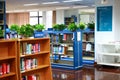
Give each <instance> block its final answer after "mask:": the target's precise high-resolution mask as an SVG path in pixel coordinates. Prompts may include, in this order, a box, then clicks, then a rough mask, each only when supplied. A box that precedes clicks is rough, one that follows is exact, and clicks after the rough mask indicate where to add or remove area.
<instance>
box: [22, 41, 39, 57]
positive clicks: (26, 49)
mask: <svg viewBox="0 0 120 80" xmlns="http://www.w3.org/2000/svg"><path fill="white" fill-rule="evenodd" d="M20 51H21V55H27V54H34V53H36V52H40V43H35V44H31V43H27V42H24V43H21V45H20Z"/></svg>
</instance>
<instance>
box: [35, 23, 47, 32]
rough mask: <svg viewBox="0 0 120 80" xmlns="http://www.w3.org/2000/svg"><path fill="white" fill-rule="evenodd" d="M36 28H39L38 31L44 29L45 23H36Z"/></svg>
mask: <svg viewBox="0 0 120 80" xmlns="http://www.w3.org/2000/svg"><path fill="white" fill-rule="evenodd" d="M34 29H35V30H37V31H42V30H44V29H45V25H43V24H36V25H35V27H34Z"/></svg>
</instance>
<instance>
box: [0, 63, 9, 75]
mask: <svg viewBox="0 0 120 80" xmlns="http://www.w3.org/2000/svg"><path fill="white" fill-rule="evenodd" d="M9 73H10V64H8V63H2V64H1V65H0V75H4V74H9Z"/></svg>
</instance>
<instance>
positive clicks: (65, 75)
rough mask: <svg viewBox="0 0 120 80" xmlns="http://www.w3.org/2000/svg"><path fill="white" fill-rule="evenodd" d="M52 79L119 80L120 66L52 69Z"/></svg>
mask: <svg viewBox="0 0 120 80" xmlns="http://www.w3.org/2000/svg"><path fill="white" fill-rule="evenodd" d="M52 73H53V80H120V68H115V67H108V66H102V67H97V68H94V67H83V68H82V69H80V70H65V69H53V71H52Z"/></svg>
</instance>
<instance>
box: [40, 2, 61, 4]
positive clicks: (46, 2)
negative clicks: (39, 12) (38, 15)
mask: <svg viewBox="0 0 120 80" xmlns="http://www.w3.org/2000/svg"><path fill="white" fill-rule="evenodd" d="M57 3H60V2H58V1H54V2H44V3H42V4H57Z"/></svg>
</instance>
